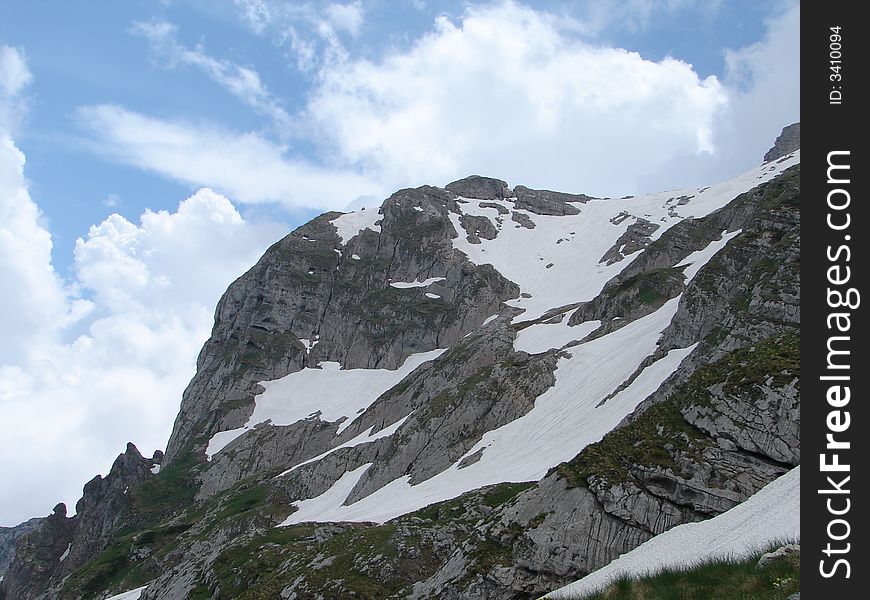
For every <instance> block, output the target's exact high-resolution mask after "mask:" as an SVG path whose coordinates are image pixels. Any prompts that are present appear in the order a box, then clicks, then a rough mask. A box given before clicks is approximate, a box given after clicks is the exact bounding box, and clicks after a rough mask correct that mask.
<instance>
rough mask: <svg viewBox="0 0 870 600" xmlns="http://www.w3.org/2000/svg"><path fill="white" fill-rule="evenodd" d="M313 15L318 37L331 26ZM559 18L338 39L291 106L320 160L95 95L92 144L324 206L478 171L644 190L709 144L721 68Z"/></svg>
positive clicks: (133, 159) (295, 202)
mask: <svg viewBox="0 0 870 600" xmlns="http://www.w3.org/2000/svg"><path fill="white" fill-rule="evenodd" d="M269 7H270V8H269V10H270V11H273V12H270V13H269V14H270V15H271V18H273V19H277V18H278V17H276V16H275V13H274V11H275V10H277V9H276V8H275V7H274V6H273V5H269ZM286 10H290V9H289V8H287V9H286ZM294 10H296V11H301V13H302V14H307V13H306V12H305V11H306V10H310V7H307V5H302V6H295V8H294ZM258 14H259V13H258ZM294 14H295V13H294ZM306 18H313V17H306ZM346 20H347V19H346ZM319 22H320V24H321V29H323V31H322V32H321V33H322V35H324V36H327V35H333V36H334V35H335V30H334V28H333V25H331V24H329V23H328V22H327V21H326V20H325V19H321V21H319ZM353 22H355V21H353V20H348V25H350V24H352V23H353ZM565 23H566V22H565V20H564V19H562V20H560V19H558V18H557V17H555V16H554V15H551V14H547V13H541V12H536V11H534V10H531V9H529V8H526V7H523V6H521V5H518V4H515V3H513V2H503V3H500V4H495V5H488V6H486V7H483V8H472V9H468V11H467V12H466V13H465V15H464V16H463V18H462V20H461V21H460V22H459V23H458V24H454V23H452V22H450V21H449V20H448V19H447V18H445V17H441V18H439V19H437V21H436V23H435V27H434V29H433V31H432V32H430V33H429V34H427V35H425V36H423V37H422V38H420V39H419V40H418V41H417V42H416V43H415V44H414V45H413V46H412V47H411V48H409V49H407V50H404V51H394V52H393V53H390V54H389V55H387V56H385V57H383V58H381V59H378V60H350V59H349V58H348V57H347V56H346V55H344V54H342V53H341V51H340V50H339V49H337V50H335V54H334V55H333V58H332V59H331V60H328V61H326V62H323V63H321V66H320V69H319V72H318V74H317V77H316V78H315V80H314V81H315V83H314V87H313V89H312V91H311V94H310V100H309V102H308V103H307V106H306V108H305V109H304V110H303V111H301V112H300V113H299V114H298V115H296V116H295V117H294V118H293V121H294V123H295V125H296V126H297V127H296V134H297V135H300V136H303V141H304V142H306V143H308V144H313V145H314V146H316V147H317V149H318V151H319V156H320V157H321V159H322V164H321V166H315V165H314V164H313V163H311V162H309V161H304V160H301V159H297V158H294V157H292V156H291V155H290V153H289V152H288V150H289V149H288V148H287V147H285V146H282V145H277V144H275V143H274V142H271V141H269V140H267V139H266V138H265V137H263V136H261V135H257V134H251V133H247V134H237V133H233V132H228V131H226V130H222V129H220V128H217V127H209V126H204V125H200V124H197V125H193V124H190V123H182V122H173V121H167V120H165V119H157V118H154V117H149V116H146V115H142V114H138V113H134V112H131V111H129V110H126V109H124V108H121V107H116V106H94V107H87V108H84V109H83V110H82V111H80V116H81V118H82V121H83V122H84V123H85V124H87V125H88V126H89V127H90V128H91V130H92V131H93V132H94V134H95V141H96V142H97V143H96V144H95V145H94V147H95V148H99V149H100V150H101V151H103V152H105V154H106V155H107V156H110V157H112V158H114V159H115V160H119V161H122V162H125V163H129V164H133V165H135V166H138V167H140V168H144V169H148V170H151V171H154V172H157V173H160V174H162V175H164V176H166V177H170V178H173V179H176V180H180V181H185V182H188V183H190V184H193V185H206V186H211V187H214V188H216V189H219V190H220V191H221V192H223V193H227V194H229V195H231V196H232V197H233V198H234V199H237V200H239V201H242V202H264V201H269V202H283V203H285V204H288V205H291V206H307V207H319V208H338V207H342V206H345V205H347V203H348V202H352V201H354V199H355V198H356V197H358V196H360V195H369V194H373V195H376V196H379V197H383V195H385V194H387V193H389V192H390V191H392V190H395V189H398V188H399V187H405V186H409V185H420V184H423V183H434V184H444V183H446V182H448V181H450V180H452V179H456V178H459V177H463V176H465V175H468V174H469V173H481V174H488V175H493V176H497V177H501V178H504V179H508V180H510V181H512V182H514V183H523V184H526V185H532V186H545V187H549V188H554V189H563V190H566V191H577V192H584V193H590V194H596V195H614V194H620V195H621V194H624V193H635V192H637V191H638V185H639V184H638V181H639V180H640V178H641V177H643V176H644V175H645V174H646V173H648V172H650V171H651V172H659V171H661V170H662V169H663V168H664V167H665V165H668V164H669V161H670V160H671V159H673V157H675V156H683V155H687V154H688V155H693V156H696V155H698V154H700V153H705V152H707V153H709V152H711V151H713V149H714V147H713V144H712V131H713V126H714V123H715V119H716V117H717V115H718V114H719V113H721V111H722V109H723V107H724V106H725V105H726V103H727V95H726V93H725V91H724V90H723V87H722V85H721V84H720V82H719V81H718V80H717V79H716V78H715V77H708V78H706V79H700V78H699V77H698V75H697V73H695V71H694V70H693V69H692V67H691V66H690V65H688V64H686V63H684V62H681V61H678V60H674V59H671V58H667V59H665V60H662V61H660V62H653V61H649V60H644V59H643V58H641V56H640V55H639V54H637V53H633V52H628V51H626V50H622V49H618V48H609V47H602V46H596V45H590V44H587V43H584V42H581V41H578V40H577V39H576V36H572V35H570V32H568V31H566V30H565V29H564V27H563V26H564V25H565ZM569 25H570V23H569ZM572 27H573V26H572ZM140 28H142V29H143V31H145V30H146V29H148V28H150V30H153V31H151V32H150V33H148V34H147V35H148V36H149V37H150V38H152V39H155V40H170V42H171V43H170V42H167V44H169V45H170V46H171V47H173V48H174V50H173V51H172V54H173V55H178V54H180V55H183V56H187V58H184V60H186V61H189V62H190V63H191V64H194V63H196V64H199V63H198V62H196V61H200V60H204V62H203V63H202V64H203V65H210V64H211V63H210V62H209V61H208V60H205V59H204V58H203V57H201V56H199V54H196V53H194V54H196V56H197V58H192V57H191V55H186V54H185V51H184V50H183V49H182V50H178V49H177V48H175V46H174V44H175V42H174V37H173V36H174V29H173V28H172V27H171V26H167V25H165V24H150V25H147V26H145V25H140ZM150 30H149V31H150ZM336 44H337V42H336ZM203 68H206V69H209V68H211V67H208V66H204V67H203Z"/></svg>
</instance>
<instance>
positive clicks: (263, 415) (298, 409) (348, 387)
mask: <svg viewBox="0 0 870 600" xmlns="http://www.w3.org/2000/svg"><path fill="white" fill-rule="evenodd" d="M442 352H444V350H432V351H430V352H421V353H419V354H412V355H411V356H409V357H408V358H407V359H405V362H404V363H403V364H402V366H401V367H399V368H398V369H396V370H395V371H391V370H389V369H347V370H342V369H341V364H340V363H337V362H322V363H320V366H321V368H320V369H310V368H305V369H302V370H301V371H297V372H295V373H291V374H289V375H286V376H284V377H281V378H280V379H275V380H273V381H263V382H261V383H260V385H262V386H263V387H264V388H266V391H264V392H263V393H261V394H259V395H257V397H256V398H255V402H256V404H255V406H254V412H253V414H252V415H251V416H250V418H249V419H248V422H247V423H246V424H245V426H244V427H239V428H237V429H231V430H229V431H221V432H219V433H216V434H215V435H213V436H212V438H211V440H210V441H209V443H208V448H207V449H206V455H207V456H208V458H209V459H211V457H212V456H214V455H215V454H217V453H218V452H220V451H221V449H223V448H224V447H225V446H226V445H227V444H229V443H230V442H232V441H233V440H234V439H236V438H237V437H239V436H240V435H242V434H243V433H244V432H245V431H247V430H249V429H252V428H253V427H254V426H255V425H257V424H259V423H264V422H269V423H271V424H272V425H292V424H293V423H296V422H297V421H301V420H303V419H309V418H312V417H319V418H320V419H321V420H322V421H330V422H334V421H337V420H338V419H341V418H342V417H346V419H345V421H344V422H342V423H341V424H340V425H339V426H338V433H341V432H342V431H344V429H345V428H347V426H348V425H350V424H351V423H352V422H353V421H354V420H355V419H356V418H357V417H358V416H359V414H360V413H361V412H363V411H364V410H365V409H367V408H368V407H369V406H370V405H371V404H372V402H374V401H375V400H377V399H378V397H380V396H381V394H383V393H384V392H386V391H387V390H389V389H390V388H391V387H393V386H394V385H396V384H397V383H399V382H400V381H402V379H404V378H405V376H406V375H408V374H409V373H410V372H411V371H413V370H414V369H416V368H417V367H418V366H420V365H422V364H423V363H424V362H427V361H430V360H435V359H436V358H437V357H438V356H439V355H441V353H442Z"/></svg>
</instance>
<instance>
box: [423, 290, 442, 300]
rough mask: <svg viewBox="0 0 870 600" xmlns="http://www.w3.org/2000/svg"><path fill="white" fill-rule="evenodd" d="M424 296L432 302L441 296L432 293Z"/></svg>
mask: <svg viewBox="0 0 870 600" xmlns="http://www.w3.org/2000/svg"><path fill="white" fill-rule="evenodd" d="M425 296H426V297H427V298H432V299H433V300H436V299H438V298H440V297H441V296H439V295H438V294H433V293H432V292H426V294H425Z"/></svg>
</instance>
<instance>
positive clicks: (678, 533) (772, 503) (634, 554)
mask: <svg viewBox="0 0 870 600" xmlns="http://www.w3.org/2000/svg"><path fill="white" fill-rule="evenodd" d="M749 528H752V529H755V530H756V531H757V536H755V537H753V538H747V536H746V531H747V529H749ZM799 537H800V467H795V468H794V469H792V470H791V471H789V472H788V473H787V474H786V475H783V476H782V477H780V478H779V479H777V480H776V481H773V482H772V483H770V484H768V485H766V486H765V487H764V488H762V489H761V490H760V491H759V492H758V493H757V494H755V495H754V496H752V497H751V498H750V499H749V500H747V501H746V502H744V503H743V504H740V505H738V506H735V507H734V508H732V509H731V510H729V511H727V512H724V513H722V514H721V515H718V516H716V517H713V518H712V519H710V520H708V521H702V522H700V523H686V524H685V525H679V526H677V527H674V528H673V529H671V530H669V531H666V532H665V533H663V534H661V535H659V536H656V537H654V538H652V539H651V540H650V541H648V542H646V543H644V544H641V545H640V546H638V547H637V548H635V549H634V550H632V551H631V552H628V553H626V554H623V555H622V556H620V557H619V558H617V559H616V560H614V561H613V562H611V563H609V564H608V565H607V566H606V567H604V568H602V569H599V570H597V571H595V572H594V573H593V574H591V575H589V576H588V577H584V578H583V579H581V580H580V581H577V582H575V583H572V584H570V585H566V586H565V587H563V588H561V589H559V590H556V591H555V592H552V593H550V594H547V595H546V596H545V597H546V598H550V599H552V600H557V599H559V598H578V597H582V596H584V595H587V594H590V593H593V592H596V591H599V590H601V589H603V588H605V587H607V585H608V584H609V583H611V582H614V581H617V580H619V579H620V578H621V577H626V576H628V577H638V576H641V575H646V574H650V573H656V572H658V571H660V570H662V569H668V568H671V569H674V568H682V567H685V566H686V565H687V563H688V560H691V561H693V562H698V563H700V562H704V561H710V560H716V559H731V560H733V559H741V558H745V557H747V556H751V555H752V554H754V553H756V552H758V550H759V548H764V547H765V546H766V545H768V544H770V543H778V542H782V541H783V540H790V539H794V538H799ZM687 559H688V560H687Z"/></svg>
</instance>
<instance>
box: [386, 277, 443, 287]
mask: <svg viewBox="0 0 870 600" xmlns="http://www.w3.org/2000/svg"><path fill="white" fill-rule="evenodd" d="M445 279H446V277H429V278H428V279H426V280H425V281H411V282H407V281H391V282H390V287H394V288H399V289H407V288H418V287H429V286H430V285H432V284H433V283H437V282H439V281H444V280H445Z"/></svg>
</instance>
